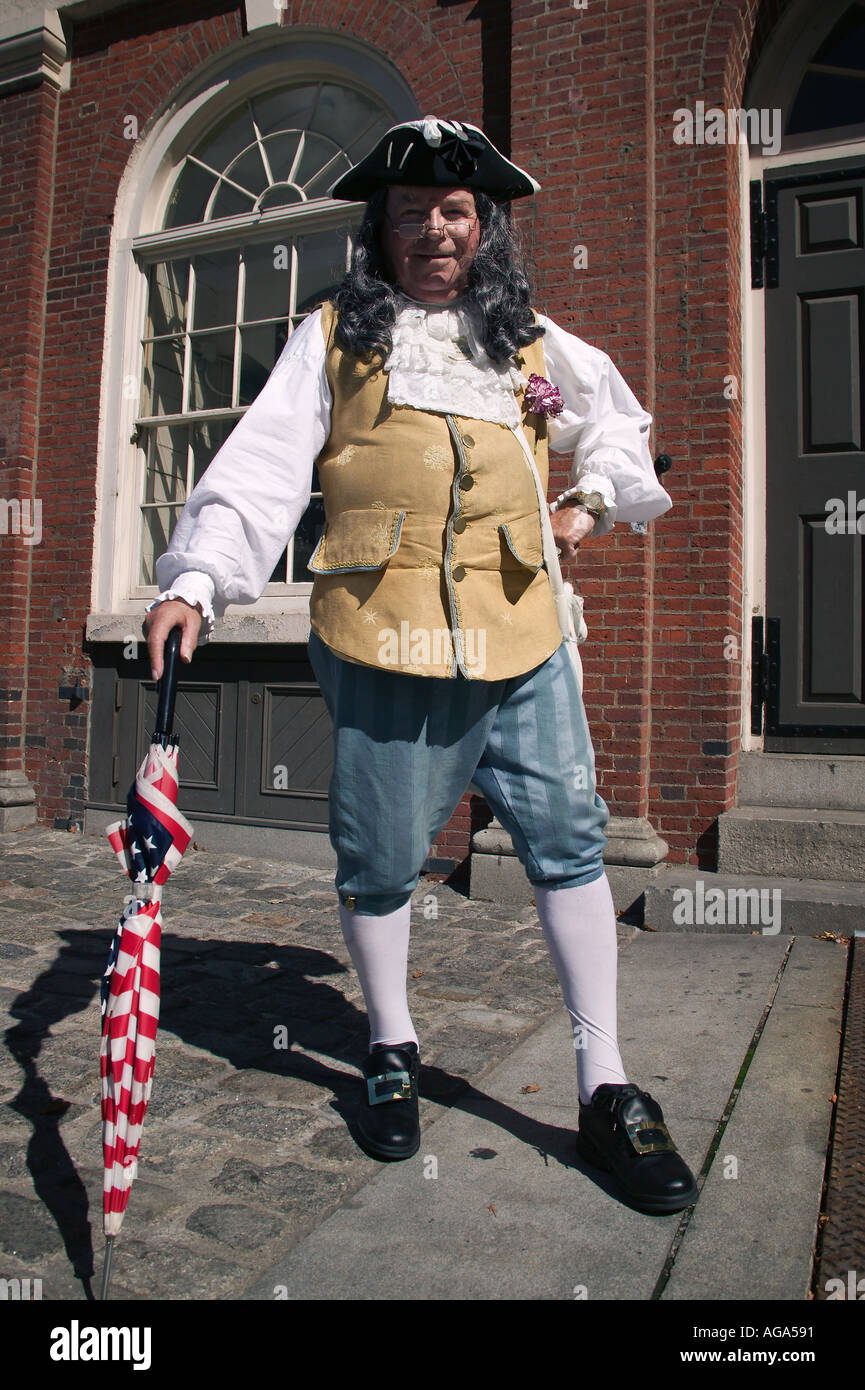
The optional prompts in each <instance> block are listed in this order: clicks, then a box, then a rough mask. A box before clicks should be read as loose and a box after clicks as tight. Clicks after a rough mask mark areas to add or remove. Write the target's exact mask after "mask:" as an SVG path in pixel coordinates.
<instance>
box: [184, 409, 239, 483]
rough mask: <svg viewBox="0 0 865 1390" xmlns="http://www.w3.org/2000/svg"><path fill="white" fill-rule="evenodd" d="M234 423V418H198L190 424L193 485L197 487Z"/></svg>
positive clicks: (235, 422)
mask: <svg viewBox="0 0 865 1390" xmlns="http://www.w3.org/2000/svg"><path fill="white" fill-rule="evenodd" d="M236 424H237V421H236V420H198V421H197V422H196V423H195V424H194V425H193V426H192V486H193V487H197V485H198V483H199V482H200V481H201V477H202V474H203V473H204V471H205V469H206V468H208V467H209V466H210V464H211V463H212V462H213V460H214V458H215V457H216V455H217V454H218V453H219V450H220V449H221V448H222V446H223V444H224V443H225V441H226V439H227V438H228V436H229V435H230V434H231V431H232V430H233V429H234V426H235V425H236Z"/></svg>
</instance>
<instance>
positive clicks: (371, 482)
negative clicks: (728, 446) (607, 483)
mask: <svg viewBox="0 0 865 1390" xmlns="http://www.w3.org/2000/svg"><path fill="white" fill-rule="evenodd" d="M335 327H336V310H335V308H334V306H333V305H332V304H330V303H326V304H324V305H323V306H322V331H323V332H324V335H325V340H326V343H327V357H326V371H327V379H328V382H329V385H330V388H331V392H332V394H333V407H332V413H331V430H330V435H329V437H328V441H327V443H326V445H325V446H324V448H323V449H322V451H321V453H320V454H319V456H318V459H317V465H318V473H319V478H320V480H321V491H322V495H323V499H324V513H325V518H326V524H325V529H324V533H323V535H322V538H321V540H320V541H319V544H318V546H317V547H316V549H315V552H314V553H313V555H312V558H311V559H310V561H309V568H310V570H311V571H312V572H313V574H314V575H315V582H314V584H313V590H312V595H311V598H310V624H311V627H312V629H313V631H314V632H316V633H317V634H318V636H319V637H320V638H321V640H322V641H323V642H324V643H326V645H327V646H329V647H330V648H332V650H333V651H335V652H337V653H338V654H339V655H340V656H343V657H346V658H347V659H349V660H351V661H355V662H359V663H361V664H362V665H365V666H375V667H379V668H380V669H383V670H392V671H403V672H408V673H410V674H414V675H421V676H440V677H442V676H445V677H446V676H456V675H457V674H458V672H461V673H462V674H463V675H464V676H466V677H468V678H469V679H474V680H487V681H494V680H502V679H505V678H507V677H510V676H517V675H521V674H522V673H523V672H525V671H531V670H533V669H534V667H535V666H539V665H540V663H541V662H542V661H545V660H546V659H547V657H549V656H551V655H552V654H553V652H554V651H555V650H556V649H557V647H558V646H559V644H560V642H561V638H562V634H561V631H560V628H559V624H558V620H557V618H556V610H555V604H554V602H553V595H552V590H551V588H550V583H549V579H548V577H547V573H546V570H545V569H544V567H543V564H544V557H543V543H542V538H541V522H540V513H539V510H538V498H537V492H536V489H535V484H534V480H533V478H532V475H531V471H530V469H529V465H528V462H527V460H526V458H525V455H524V453H523V451H522V448H521V446H520V443H519V440H518V439H516V438H515V437H514V435H513V434H512V433H511V431H510V430H509V429H508V427H507V426H506V425H500V424H496V423H494V422H492V421H489V420H474V419H468V418H465V417H462V416H453V415H445V414H437V413H434V412H432V411H424V410H415V409H414V408H413V407H411V406H392V405H391V404H390V402H389V400H388V394H387V384H388V378H387V373H386V372H384V371H383V370H382V368H381V359H380V358H377V359H376V360H375V361H374V362H373V363H372V364H369V363H364V362H362V361H361V360H360V359H359V358H357V357H356V356H354V355H352V354H351V353H348V352H345V351H343V349H342V348H341V347H339V345H338V344H337V343H336V341H335V337H334V331H335ZM515 360H516V362H517V365H518V366H519V367H520V368H521V370H522V371H523V372H524V374H525V375H526V377H528V376H529V375H530V373H532V372H537V373H538V375H539V376H545V375H546V371H545V363H544V353H543V348H542V346H541V342H540V340H539V341H538V342H535V343H532V344H530V345H529V346H528V347H525V348H523V349H522V351H521V354H520V355H518V356H517V357H516V359H515ZM519 399H521V397H520V398H519ZM523 421H524V423H523V425H522V427H521V428H523V430H524V432H525V436H526V439H527V440H528V443H529V447H530V448H531V449H532V450H534V451H535V454H534V457H535V462H536V465H537V469H538V473H539V475H540V478H541V482H542V483H543V485H544V489H545V490H546V485H547V474H548V457H547V438H546V422H545V420H544V419H543V418H542V417H540V416H538V415H535V414H526V412H524V413H523Z"/></svg>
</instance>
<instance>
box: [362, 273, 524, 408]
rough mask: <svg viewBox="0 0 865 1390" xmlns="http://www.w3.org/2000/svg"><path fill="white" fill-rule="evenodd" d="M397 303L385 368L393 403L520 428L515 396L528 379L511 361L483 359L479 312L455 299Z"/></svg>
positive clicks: (402, 299) (483, 350) (408, 300)
mask: <svg viewBox="0 0 865 1390" xmlns="http://www.w3.org/2000/svg"><path fill="white" fill-rule="evenodd" d="M400 304H401V306H402V307H401V308H400V310H399V312H398V313H397V318H396V322H395V324H394V326H393V349H392V351H391V353H390V356H389V357H388V359H387V361H386V362H385V365H384V370H385V371H386V372H387V373H388V399H389V400H390V402H391V404H393V405H410V406H413V407H414V408H415V410H431V411H436V412H440V413H442V414H445V413H447V414H451V415H463V416H466V417H467V418H469V419H472V420H492V421H494V422H495V423H496V424H501V425H508V426H512V425H518V424H519V423H520V419H521V418H522V417H521V411H520V404H519V402H518V400H517V398H516V396H515V394H514V392H515V391H516V390H519V389H520V388H521V387H524V386H525V385H526V378H525V377H524V376H523V374H522V372H520V371H519V369H518V368H517V367H515V366H514V365H513V363H511V362H507V363H501V364H500V363H497V362H493V361H492V360H491V358H489V357H488V356H487V353H486V350H485V349H484V347H483V346H482V344H481V343H480V342H479V340H478V336H477V330H478V317H477V312H478V311H477V310H476V309H470V308H468V307H466V306H465V305H464V304H462V303H461V302H460V301H458V300H455V301H454V302H453V303H452V304H442V305H439V304H422V303H420V302H419V301H417V300H413V299H409V298H408V296H406V295H401V296H400Z"/></svg>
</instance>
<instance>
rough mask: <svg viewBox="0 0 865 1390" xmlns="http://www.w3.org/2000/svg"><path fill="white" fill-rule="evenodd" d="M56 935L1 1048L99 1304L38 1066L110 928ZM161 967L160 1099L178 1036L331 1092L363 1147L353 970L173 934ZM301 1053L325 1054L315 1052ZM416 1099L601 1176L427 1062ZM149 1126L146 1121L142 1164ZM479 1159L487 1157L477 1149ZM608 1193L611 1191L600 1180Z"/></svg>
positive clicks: (83, 1220)
mask: <svg viewBox="0 0 865 1390" xmlns="http://www.w3.org/2000/svg"><path fill="white" fill-rule="evenodd" d="M60 935H61V936H62V938H63V940H64V945H63V946H62V948H61V950H60V952H59V954H58V956H57V958H56V960H55V961H54V962H53V963H52V964H51V965H50V966H49V967H48V969H47V970H44V971H43V972H42V973H41V974H40V975H39V976H38V978H37V979H36V980H35V981H34V983H33V985H32V987H31V988H30V989H29V990H27V991H26V992H25V993H22V994H20V995H19V996H18V998H17V999H16V1000H15V1002H14V1004H13V1006H12V1008H11V1010H10V1012H11V1013H12V1014H13V1016H14V1017H16V1018H17V1019H18V1020H19V1022H18V1023H17V1024H15V1025H14V1026H13V1027H11V1028H9V1029H8V1030H7V1032H6V1034H5V1042H6V1046H7V1048H8V1050H9V1052H10V1053H11V1055H12V1056H13V1057H14V1058H15V1060H16V1061H17V1062H18V1064H19V1066H20V1067H21V1069H22V1071H23V1073H24V1078H23V1082H22V1085H21V1089H20V1090H19V1092H18V1094H17V1096H16V1097H15V1098H14V1100H12V1101H10V1102H8V1104H9V1105H10V1108H12V1109H13V1110H15V1111H17V1113H18V1114H20V1115H22V1116H24V1117H25V1118H26V1119H27V1120H28V1121H29V1122H30V1124H31V1127H32V1128H31V1133H30V1137H29V1141H28V1144H27V1168H28V1171H29V1172H30V1175H31V1177H32V1180H33V1186H34V1190H35V1191H36V1194H37V1196H38V1197H39V1198H40V1200H41V1201H42V1202H43V1203H44V1205H45V1206H46V1207H47V1209H48V1211H49V1212H50V1213H51V1216H52V1217H53V1219H54V1221H55V1223H56V1225H57V1228H58V1230H59V1232H60V1235H61V1237H62V1239H63V1243H64V1246H65V1249H66V1254H67V1257H68V1259H69V1261H70V1263H71V1265H72V1268H73V1270H74V1273H75V1276H76V1278H78V1279H80V1280H81V1281H82V1284H83V1287H84V1291H85V1296H86V1297H88V1298H92V1297H93V1294H92V1290H91V1288H90V1280H91V1279H92V1277H93V1272H94V1255H93V1240H92V1230H91V1223H90V1220H89V1219H88V1211H89V1203H88V1197H87V1191H86V1188H85V1185H84V1183H83V1181H82V1179H81V1177H80V1175H79V1173H78V1170H77V1168H76V1166H75V1163H74V1162H73V1160H72V1158H71V1156H70V1154H69V1152H68V1150H67V1148H66V1145H65V1143H64V1140H63V1136H62V1134H61V1131H60V1121H61V1120H62V1118H63V1116H64V1115H65V1114H66V1113H67V1111H68V1110H69V1108H70V1104H71V1102H69V1101H68V1100H65V1099H64V1098H63V1097H62V1096H59V1095H56V1094H54V1089H53V1087H52V1081H51V1075H50V1070H49V1071H48V1072H46V1074H43V1073H42V1072H40V1069H39V1059H40V1053H41V1052H42V1048H43V1044H44V1043H45V1041H46V1039H47V1038H49V1037H50V1036H51V1030H52V1027H53V1026H54V1025H56V1024H59V1023H60V1022H61V1021H62V1020H63V1019H65V1018H67V1017H69V1016H70V1015H71V1014H74V1013H80V1012H81V1011H83V1010H84V1009H88V1008H90V1006H91V1004H92V1002H93V999H94V996H95V995H96V994H98V990H99V983H100V981H101V978H102V974H103V971H104V969H105V962H106V959H107V956H108V948H109V946H110V944H111V940H112V937H113V932H112V931H109V930H105V931H95V930H93V929H90V930H69V931H64V932H61V933H60ZM161 967H162V969H161V973H162V984H161V1001H160V1018H159V1032H158V1034H157V1040H156V1065H155V1071H154V1078H153V1093H152V1099H153V1100H154V1101H155V1100H156V1098H157V1096H158V1094H159V1091H158V1088H159V1085H160V1081H162V1082H163V1084H165V1083H167V1082H170V1078H171V1070H170V1067H171V1063H170V1058H169V1057H168V1056H167V1055H166V1054H165V1053H163V1059H162V1060H163V1066H162V1068H160V1049H159V1038H160V1036H162V1037H164V1036H165V1035H166V1034H169V1033H173V1034H174V1035H175V1037H177V1038H178V1039H180V1040H181V1041H182V1042H185V1043H187V1044H189V1045H192V1046H194V1047H196V1048H200V1049H202V1050H204V1051H207V1052H209V1053H211V1054H212V1055H213V1056H214V1057H216V1058H221V1059H223V1060H225V1061H227V1062H229V1063H230V1064H231V1065H232V1066H233V1067H235V1068H236V1069H237V1070H247V1071H261V1072H269V1073H272V1074H273V1075H274V1076H275V1077H280V1076H282V1077H293V1078H296V1079H298V1080H302V1081H306V1082H308V1083H312V1084H314V1085H317V1086H321V1087H323V1088H325V1089H326V1090H328V1091H330V1092H331V1094H332V1100H331V1102H330V1104H331V1106H332V1108H333V1109H334V1111H335V1112H336V1113H337V1114H338V1115H339V1116H340V1117H341V1118H342V1120H343V1121H344V1123H345V1124H346V1126H347V1128H348V1129H349V1132H350V1133H351V1134H352V1137H353V1138H354V1139H355V1142H358V1139H357V1135H356V1132H355V1126H354V1117H355V1114H356V1112H357V1108H358V1104H359V1100H360V1097H361V1083H360V1067H361V1064H362V1062H363V1060H364V1058H365V1057H366V1055H367V1047H368V1040H369V1024H368V1020H367V1016H366V1014H365V1013H363V1012H362V1011H361V1010H359V1009H358V1008H356V1006H355V1005H354V1004H353V1003H351V1002H350V1001H349V1000H347V999H346V998H345V997H344V995H343V994H342V993H341V991H340V989H339V988H338V987H336V986H335V985H333V984H330V983H329V982H328V977H331V976H335V975H344V974H346V973H347V972H346V967H345V966H344V965H343V964H342V962H341V961H339V960H337V958H336V957H335V956H333V955H330V954H329V953H328V952H326V951H320V950H317V949H315V948H312V947H300V946H276V945H272V944H268V943H266V942H265V943H250V942H227V941H225V940H220V939H206V938H198V937H191V936H178V935H174V934H172V933H170V932H166V933H165V934H164V935H163V938H162V961H161ZM93 1016H94V1029H93V1057H94V1072H93V1075H94V1080H95V1078H96V1076H97V1075H98V1058H99V1047H100V1035H99V1017H98V1015H97V1014H96V1013H95V1011H94V1015H93ZM295 1049H301V1050H295ZM303 1049H309V1050H311V1051H312V1052H315V1053H317V1054H319V1055H318V1056H311V1055H309V1051H305V1050H303ZM322 1053H324V1054H325V1055H326V1056H330V1057H332V1058H333V1059H334V1061H338V1062H340V1063H343V1064H345V1063H349V1064H351V1065H352V1066H354V1067H356V1068H357V1075H351V1074H347V1073H346V1072H345V1071H344V1070H342V1068H341V1067H339V1066H334V1067H330V1066H328V1065H327V1063H326V1062H325V1061H323V1060H321V1055H320V1054H322ZM420 1095H421V1096H422V1097H423V1098H424V1099H427V1100H432V1101H435V1102H437V1103H438V1104H440V1105H443V1106H447V1107H450V1106H454V1107H458V1108H459V1109H461V1110H464V1111H465V1112H466V1113H468V1114H473V1115H477V1116H479V1117H482V1118H483V1119H485V1120H487V1121H491V1122H492V1123H494V1124H496V1125H499V1126H500V1127H501V1128H502V1129H503V1130H505V1131H507V1132H508V1133H510V1134H512V1135H514V1136H515V1137H516V1138H517V1139H519V1140H520V1141H522V1142H523V1143H525V1144H527V1145H529V1146H530V1147H532V1148H534V1149H535V1150H536V1152H537V1153H538V1154H539V1155H540V1156H541V1158H542V1159H543V1161H544V1163H547V1162H548V1161H549V1159H551V1158H552V1159H553V1160H554V1161H555V1162H557V1163H560V1164H562V1165H563V1166H565V1167H569V1168H574V1169H576V1170H578V1171H580V1172H585V1173H588V1174H589V1175H590V1176H592V1178H593V1179H594V1180H595V1181H598V1175H597V1171H596V1170H593V1169H590V1168H589V1167H588V1166H587V1165H584V1163H583V1160H582V1159H581V1158H579V1156H578V1155H577V1153H576V1149H575V1145H574V1133H573V1130H571V1129H563V1128H560V1127H558V1126H555V1125H547V1124H542V1123H540V1122H539V1121H537V1120H534V1119H531V1118H530V1117H528V1116H526V1115H523V1114H520V1113H519V1111H517V1110H514V1109H512V1108H511V1106H509V1105H506V1104H504V1103H503V1102H501V1101H498V1100H495V1099H494V1098H492V1097H490V1096H488V1095H486V1094H485V1093H484V1092H483V1091H481V1090H478V1089H477V1088H476V1087H475V1086H473V1085H472V1083H471V1082H470V1081H468V1080H466V1079H465V1078H464V1077H460V1076H455V1075H453V1074H452V1073H450V1072H447V1071H444V1070H442V1069H441V1068H439V1067H430V1066H424V1065H423V1062H422V1063H421V1075H420ZM150 1123H151V1124H158V1123H159V1120H158V1117H156V1116H151V1117H150ZM147 1126H148V1120H147V1119H145V1122H144V1134H143V1138H142V1156H143V1157H146V1152H147ZM359 1147H360V1145H359ZM475 1156H477V1157H488V1156H491V1154H490V1151H488V1150H484V1149H480V1150H478V1151H477V1153H476V1155H475ZM100 1157H101V1154H100ZM600 1186H602V1187H604V1188H606V1189H608V1190H609V1191H611V1192H612V1191H613V1190H614V1189H613V1187H612V1186H611V1185H610V1184H609V1183H608V1182H607V1181H605V1179H604V1177H603V1176H602V1177H601V1178H600ZM97 1219H99V1218H97Z"/></svg>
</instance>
